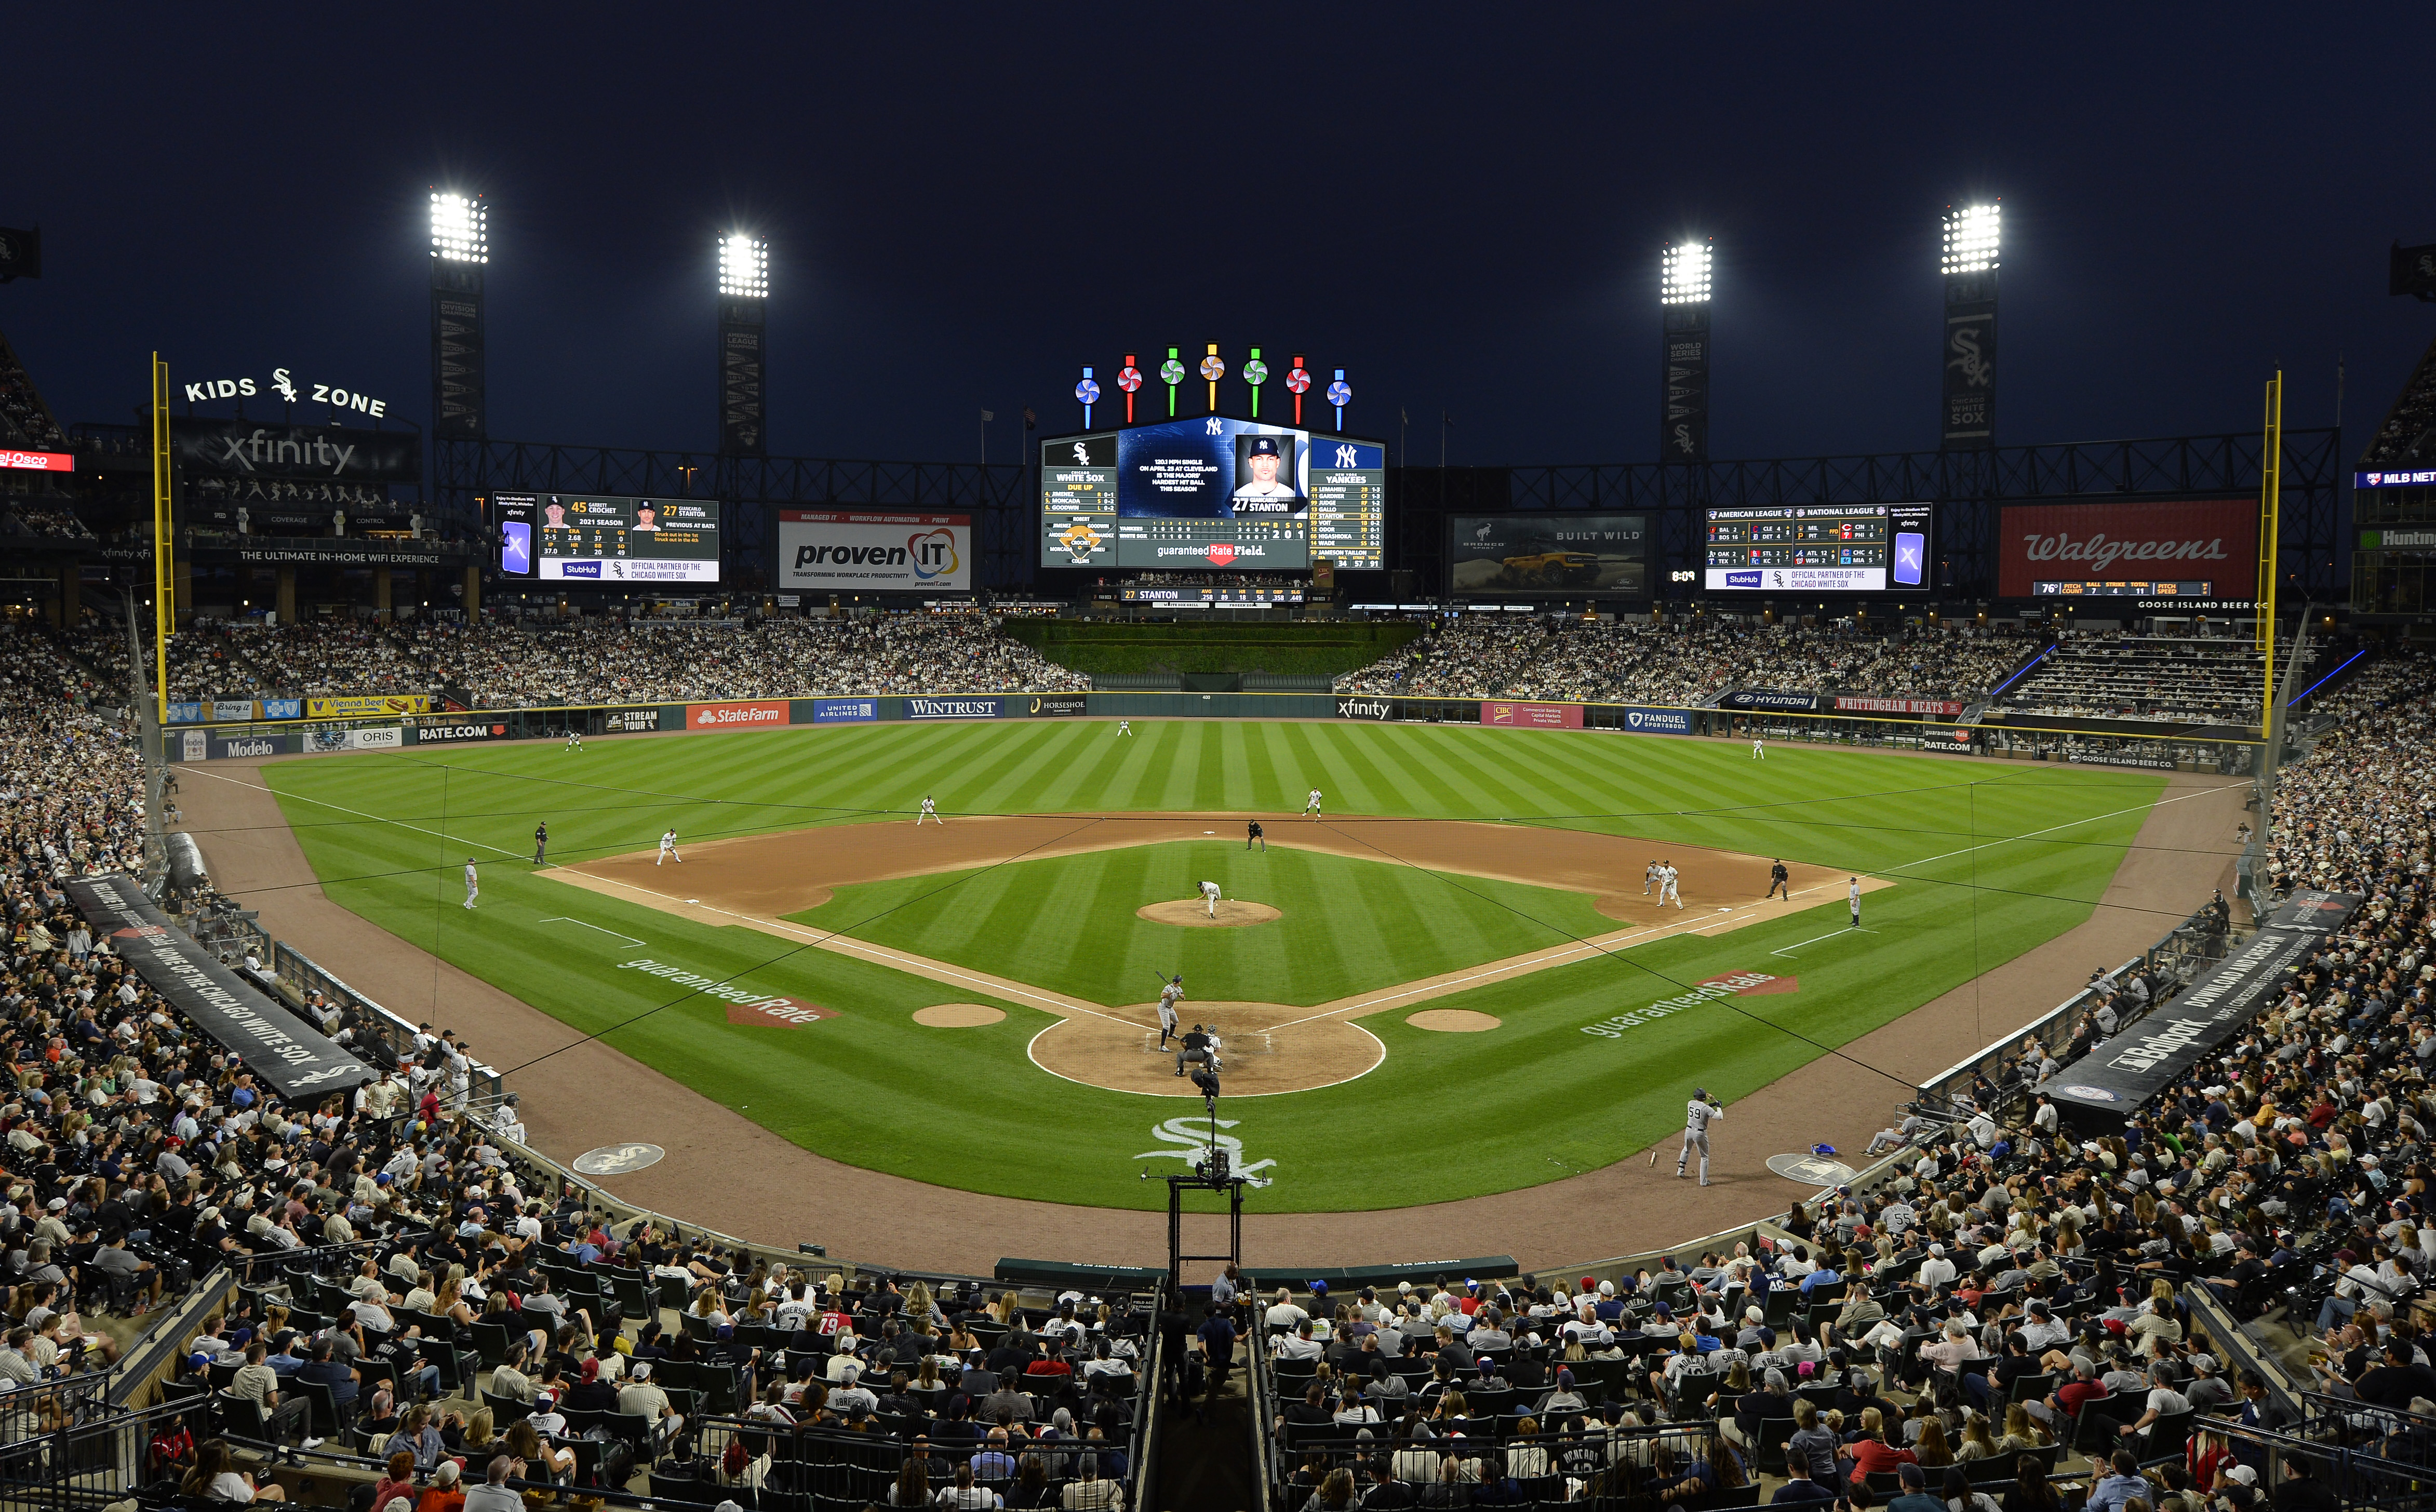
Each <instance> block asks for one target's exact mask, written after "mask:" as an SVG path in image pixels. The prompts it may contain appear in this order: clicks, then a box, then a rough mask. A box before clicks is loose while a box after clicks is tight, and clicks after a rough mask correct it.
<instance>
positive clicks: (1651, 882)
mask: <svg viewBox="0 0 2436 1512" xmlns="http://www.w3.org/2000/svg"><path fill="white" fill-rule="evenodd" d="M1663 870H1664V868H1663V867H1662V866H1660V865H1659V864H1658V862H1657V861H1656V860H1651V861H1650V863H1649V865H1648V866H1647V867H1646V868H1645V869H1644V871H1643V872H1642V874H1641V895H1642V896H1643V897H1647V896H1648V895H1649V890H1650V889H1651V888H1653V887H1656V886H1657V885H1658V878H1659V874H1660V873H1661V872H1662V871H1663Z"/></svg>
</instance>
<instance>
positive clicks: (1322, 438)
mask: <svg viewBox="0 0 2436 1512" xmlns="http://www.w3.org/2000/svg"><path fill="white" fill-rule="evenodd" d="M1386 499H1387V448H1386V445H1385V443H1382V442H1375V441H1360V440H1355V439H1353V438H1350V437H1344V436H1335V435H1330V434H1325V433H1318V434H1315V433H1314V432H1312V431H1308V430H1300V429H1296V428H1294V427H1292V426H1271V425H1266V424H1263V423H1261V422H1260V421H1249V420H1238V419H1235V418H1232V417H1229V416H1225V415H1204V416H1201V417H1200V418H1197V419H1192V420H1173V421H1164V422H1161V423H1159V424H1157V425H1148V426H1134V427H1132V428H1130V429H1125V430H1113V431H1102V432H1092V433H1088V434H1085V435H1080V436H1061V437H1058V438H1056V439H1054V440H1051V441H1044V442H1042V443H1041V445H1040V565H1042V566H1045V567H1151V568H1157V567H1166V568H1172V569H1177V570H1188V571H1190V570H1203V569H1209V568H1219V569H1227V568H1234V569H1238V570H1255V571H1289V572H1300V571H1308V570H1310V567H1311V565H1312V560H1313V559H1314V557H1319V558H1325V559H1328V560H1331V561H1333V562H1334V563H1335V564H1336V565H1337V566H1338V568H1339V569H1341V570H1344V571H1348V572H1362V571H1370V572H1375V571H1379V570H1381V569H1383V567H1385V565H1386V559H1387V507H1386Z"/></svg>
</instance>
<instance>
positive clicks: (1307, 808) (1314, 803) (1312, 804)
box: [1302, 788, 1319, 819]
mask: <svg viewBox="0 0 2436 1512" xmlns="http://www.w3.org/2000/svg"><path fill="white" fill-rule="evenodd" d="M1302 811H1303V812H1304V813H1307V814H1309V815H1311V816H1312V817H1313V818H1314V819H1317V818H1318V817H1319V790H1318V789H1317V788H1314V789H1312V790H1311V796H1309V797H1308V798H1305V799H1304V800H1303V803H1302Z"/></svg>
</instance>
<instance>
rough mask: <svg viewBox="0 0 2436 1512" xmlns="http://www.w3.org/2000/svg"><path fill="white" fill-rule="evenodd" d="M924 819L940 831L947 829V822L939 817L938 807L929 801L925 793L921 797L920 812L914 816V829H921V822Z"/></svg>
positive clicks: (928, 796) (929, 796) (927, 794)
mask: <svg viewBox="0 0 2436 1512" xmlns="http://www.w3.org/2000/svg"><path fill="white" fill-rule="evenodd" d="M925 819H927V820H929V821H931V823H932V824H934V825H936V826H939V827H940V828H942V829H945V828H947V827H948V822H947V821H946V820H944V819H942V818H940V817H939V806H938V805H937V804H936V803H934V802H932V801H931V795H930V794H929V793H927V792H926V793H924V794H923V795H922V811H921V812H920V813H917V814H915V815H914V828H916V829H919V828H921V827H922V821H923V820H925Z"/></svg>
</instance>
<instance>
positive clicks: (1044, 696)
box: [1023, 693, 1090, 719]
mask: <svg viewBox="0 0 2436 1512" xmlns="http://www.w3.org/2000/svg"><path fill="white" fill-rule="evenodd" d="M1089 709H1090V701H1089V700H1088V699H1086V698H1085V697H1084V696H1083V695H1082V694H1080V693H1069V694H1064V695H1056V696H1053V695H1051V694H1048V693H1035V694H1034V695H1033V696H1032V697H1030V698H1028V699H1026V700H1025V701H1024V704H1023V712H1024V713H1026V714H1029V715H1031V716H1032V717H1033V718H1034V719H1071V718H1073V717H1074V716H1075V715H1078V714H1083V713H1087V712H1088V711H1089Z"/></svg>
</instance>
